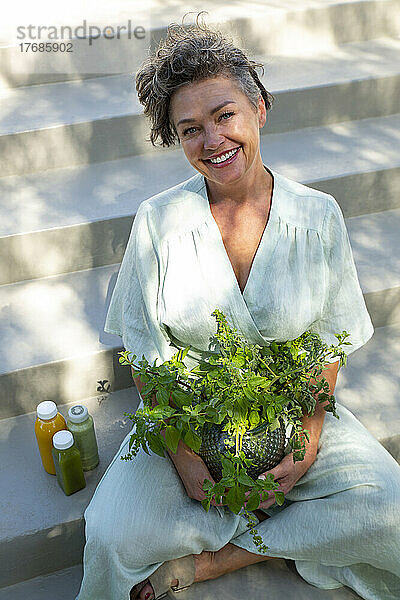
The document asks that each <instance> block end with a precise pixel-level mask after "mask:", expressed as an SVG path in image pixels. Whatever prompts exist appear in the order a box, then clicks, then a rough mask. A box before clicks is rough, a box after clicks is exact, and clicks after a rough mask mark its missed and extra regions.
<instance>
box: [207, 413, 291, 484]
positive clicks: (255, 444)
mask: <svg viewBox="0 0 400 600" xmlns="http://www.w3.org/2000/svg"><path fill="white" fill-rule="evenodd" d="M267 426H268V423H260V424H259V425H257V427H255V428H254V429H251V430H249V431H247V432H246V433H245V434H244V436H243V444H242V450H243V452H244V454H245V456H246V458H250V459H251V460H252V461H253V464H252V465H251V466H250V467H248V468H247V473H248V474H249V475H250V477H252V478H253V479H257V477H258V476H259V475H261V473H264V472H265V471H268V470H269V469H273V467H275V466H276V465H277V464H278V463H279V462H280V461H281V460H282V458H283V456H284V453H285V446H286V429H285V425H284V423H283V421H282V420H280V427H278V428H277V429H275V431H267V432H266V428H267ZM222 429H223V425H215V424H208V425H205V426H204V428H203V430H202V434H201V435H202V444H201V448H200V451H199V455H200V456H201V458H202V459H203V460H204V462H205V464H206V465H207V467H208V470H209V471H210V474H211V475H212V477H213V478H214V480H215V481H219V480H220V479H221V477H222V465H221V460H220V453H221V454H226V453H227V451H230V452H232V451H234V448H235V446H234V445H233V446H229V445H227V444H226V443H225V440H232V441H234V440H235V438H234V436H230V435H229V433H228V432H227V431H223V430H222Z"/></svg>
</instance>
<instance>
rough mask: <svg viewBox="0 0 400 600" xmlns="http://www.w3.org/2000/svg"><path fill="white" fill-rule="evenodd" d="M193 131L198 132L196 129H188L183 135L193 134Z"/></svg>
mask: <svg viewBox="0 0 400 600" xmlns="http://www.w3.org/2000/svg"><path fill="white" fill-rule="evenodd" d="M193 131H196V127H188V128H187V129H184V130H183V135H188V134H190V133H193Z"/></svg>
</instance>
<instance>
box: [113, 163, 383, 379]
mask: <svg viewBox="0 0 400 600" xmlns="http://www.w3.org/2000/svg"><path fill="white" fill-rule="evenodd" d="M269 171H270V172H271V174H272V176H273V178H274V188H273V194H272V203H271V209H270V214H269V218H268V222H267V225H266V227H265V229H264V232H263V235H262V238H261V240H260V243H259V246H258V249H257V252H256V254H255V256H254V259H253V262H252V266H251V269H250V272H249V275H248V279H247V282H246V286H245V288H244V291H243V293H242V292H241V290H240V287H239V283H238V281H237V278H236V275H235V273H234V270H233V267H232V264H231V262H230V260H229V256H228V254H227V252H226V249H225V246H224V244H223V240H222V236H221V232H220V230H219V228H218V225H217V223H216V221H215V219H214V217H213V215H212V213H211V209H210V204H209V200H208V196H207V187H206V183H205V179H204V177H203V176H202V175H200V174H198V175H195V176H193V177H191V178H190V179H189V180H187V181H185V182H183V183H181V184H179V185H177V186H175V187H174V188H171V189H169V190H166V191H165V192H162V193H161V194H158V195H156V196H153V197H152V198H150V199H149V200H146V201H145V202H142V204H141V205H140V207H139V209H138V212H137V215H136V217H135V220H134V224H133V228H132V233H131V237H130V239H129V242H128V246H127V249H126V252H125V256H124V260H123V263H122V265H121V269H120V272H119V276H118V280H117V283H116V287H115V290H114V293H113V297H112V300H111V304H110V307H109V311H108V315H107V320H106V327H105V328H106V331H110V332H112V333H117V334H119V335H121V336H122V338H123V342H124V346H125V347H126V348H127V349H128V350H131V351H132V352H134V353H135V354H136V355H137V356H140V357H141V356H142V354H144V355H145V356H146V358H147V359H148V360H149V362H153V361H154V359H155V358H157V357H158V359H159V361H161V362H163V361H164V360H167V359H168V358H170V357H171V356H172V355H173V354H174V353H175V352H176V351H177V348H182V347H185V346H191V350H190V351H189V353H188V355H187V359H186V364H187V366H188V367H189V368H193V367H194V366H196V364H198V363H197V362H196V361H198V359H199V358H201V357H204V356H205V355H207V354H208V353H209V352H210V351H212V348H213V347H212V345H210V336H212V335H213V334H214V333H215V331H216V321H215V319H214V317H212V316H211V313H212V312H213V310H214V309H215V308H219V309H220V310H221V311H222V312H224V313H225V315H226V316H227V319H228V322H229V323H230V324H231V326H233V327H234V328H235V329H236V330H237V331H238V332H239V333H240V334H241V335H242V336H243V337H244V338H245V339H247V340H248V341H249V342H252V343H257V344H259V345H265V344H267V343H268V342H269V341H271V340H272V339H279V340H288V339H294V338H296V337H298V336H299V335H301V334H302V333H303V332H304V331H306V330H307V329H310V330H312V331H315V332H317V333H319V334H320V335H321V337H322V339H324V341H326V342H327V343H329V344H336V343H337V339H336V338H335V334H336V333H341V332H342V331H343V330H346V331H348V333H350V336H351V337H350V338H349V340H350V342H352V344H353V345H352V346H346V352H347V353H350V352H352V351H354V350H356V349H357V348H359V347H360V346H362V345H363V344H365V343H366V341H367V340H368V339H369V338H370V337H371V335H372V333H373V327H372V324H371V320H370V317H369V315H368V312H367V309H366V306H365V302H364V299H363V295H362V291H361V288H360V285H359V281H358V277H357V272H356V269H355V265H354V260H353V256H352V252H351V247H350V243H349V239H348V235H347V230H346V227H345V224H344V219H343V215H342V213H341V210H340V208H339V206H338V204H337V202H336V201H335V200H334V198H333V197H332V196H330V195H328V194H325V193H323V192H320V191H318V190H313V189H311V188H309V187H307V186H305V185H302V184H300V183H297V182H295V181H292V180H290V179H288V178H286V177H284V176H283V175H280V174H278V173H277V172H275V171H274V170H272V169H269Z"/></svg>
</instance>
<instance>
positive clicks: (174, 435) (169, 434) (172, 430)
mask: <svg viewBox="0 0 400 600" xmlns="http://www.w3.org/2000/svg"><path fill="white" fill-rule="evenodd" d="M180 439H181V434H180V432H179V431H178V430H177V428H176V427H174V426H173V425H168V427H167V428H166V429H165V443H166V444H167V446H168V448H169V449H170V450H171V451H172V452H173V453H174V454H176V451H177V449H178V443H179V440H180Z"/></svg>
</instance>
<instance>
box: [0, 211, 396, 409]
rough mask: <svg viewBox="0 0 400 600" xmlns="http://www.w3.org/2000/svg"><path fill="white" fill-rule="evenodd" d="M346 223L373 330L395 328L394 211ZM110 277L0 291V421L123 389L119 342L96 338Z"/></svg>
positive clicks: (112, 273)
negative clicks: (105, 389)
mask: <svg viewBox="0 0 400 600" xmlns="http://www.w3.org/2000/svg"><path fill="white" fill-rule="evenodd" d="M347 222H348V224H349V235H350V239H351V242H352V244H353V247H354V256H355V261H356V265H357V267H358V273H359V279H360V284H361V287H362V290H363V292H364V297H365V300H366V304H367V307H368V309H369V312H370V314H371V318H372V321H373V323H374V325H375V327H378V326H379V327H381V326H385V325H389V324H392V323H396V322H399V321H400V313H399V306H400V268H399V262H400V259H399V256H398V230H399V225H400V208H397V209H393V210H389V211H382V212H380V213H376V214H370V215H362V216H359V217H351V218H349V219H347ZM382 248H384V249H385V250H384V252H383V251H382ZM117 271H118V265H110V266H105V267H98V268H95V269H88V270H85V271H77V272H75V273H68V274H66V275H59V276H53V277H47V278H42V279H36V280H31V281H26V282H20V283H14V284H10V285H4V286H1V287H0V307H2V310H1V321H0V337H1V339H2V341H3V344H2V347H3V351H2V352H1V350H0V389H1V391H2V393H1V397H2V400H1V404H0V418H6V417H9V416H13V415H17V414H23V413H25V412H30V411H32V410H34V408H35V406H36V404H37V403H38V402H39V401H40V400H44V399H53V398H58V401H59V402H70V401H73V399H80V398H86V397H88V396H91V395H93V394H94V393H95V389H96V385H97V384H96V382H97V381H98V380H103V379H108V380H109V381H110V382H111V385H112V389H121V388H123V387H126V386H127V385H129V381H130V374H129V369H127V367H121V366H120V365H119V363H118V356H117V353H118V351H119V350H120V345H121V340H120V338H119V337H118V336H115V335H111V334H106V333H104V332H103V325H104V319H105V314H106V310H107V306H108V304H109V300H110V297H111V293H112V290H113V287H114V284H115V280H116V276H117Z"/></svg>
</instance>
